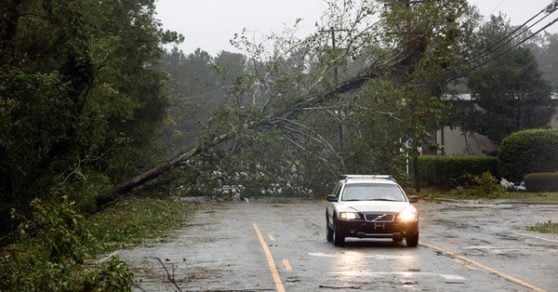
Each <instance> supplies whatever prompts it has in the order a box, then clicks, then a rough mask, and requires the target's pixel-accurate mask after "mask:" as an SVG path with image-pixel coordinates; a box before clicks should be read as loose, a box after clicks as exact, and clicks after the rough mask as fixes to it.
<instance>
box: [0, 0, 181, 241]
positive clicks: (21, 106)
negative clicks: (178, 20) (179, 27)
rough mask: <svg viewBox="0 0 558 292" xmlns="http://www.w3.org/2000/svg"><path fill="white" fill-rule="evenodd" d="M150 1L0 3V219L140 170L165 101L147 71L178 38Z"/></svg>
mask: <svg viewBox="0 0 558 292" xmlns="http://www.w3.org/2000/svg"><path fill="white" fill-rule="evenodd" d="M154 2H155V1H153V0H122V1H88V0H86V1H47V0H44V1H43V0H33V1H31V0H8V1H2V2H1V3H0V100H1V101H0V103H1V105H0V156H1V159H0V202H1V204H0V209H1V210H0V213H1V214H2V216H1V217H2V218H1V221H2V223H3V224H2V230H3V231H5V229H4V228H5V227H6V225H5V224H6V221H7V219H9V218H8V217H9V216H8V214H9V209H10V208H17V209H18V210H22V209H25V208H26V206H27V205H28V203H29V202H30V201H31V200H32V199H33V198H44V199H52V198H57V197H60V196H62V195H68V196H69V197H70V198H72V199H73V200H76V201H77V202H78V205H81V206H82V207H84V208H89V209H94V199H95V196H96V194H98V193H101V192H103V191H106V190H109V189H110V188H111V187H112V185H113V184H114V183H117V182H118V181H120V180H122V179H124V178H125V177H128V176H130V174H131V173H134V172H137V171H139V170H141V169H143V168H145V167H147V166H149V165H150V164H151V163H152V162H153V159H154V157H156V155H154V154H153V150H152V147H151V144H152V138H153V133H154V132H155V130H156V129H157V127H158V126H159V125H160V123H161V121H162V120H163V117H164V115H165V108H166V105H167V103H168V101H167V99H166V97H165V95H164V90H163V86H164V83H165V76H164V75H163V74H162V73H160V72H159V70H157V68H156V66H157V64H158V62H159V59H160V55H161V53H162V48H161V45H162V44H163V43H168V42H175V41H178V40H180V38H181V37H180V36H179V35H177V34H176V33H173V32H168V31H163V30H162V28H161V24H160V23H159V22H158V21H157V20H156V19H155V18H154V14H155V5H154Z"/></svg>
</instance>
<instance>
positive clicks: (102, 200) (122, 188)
mask: <svg viewBox="0 0 558 292" xmlns="http://www.w3.org/2000/svg"><path fill="white" fill-rule="evenodd" d="M372 72H378V70H374V68H370V70H368V71H367V72H365V73H363V74H361V75H359V76H357V77H355V78H353V79H351V80H348V81H346V82H344V83H342V84H341V85H339V86H338V87H337V88H335V89H334V90H332V91H329V92H326V93H324V94H320V95H317V96H313V97H310V98H308V99H305V100H303V101H301V102H298V103H296V104H294V105H293V106H291V107H290V108H288V109H286V110H283V111H280V112H278V113H275V114H273V115H271V116H269V117H267V118H266V119H263V120H260V121H252V122H250V123H247V124H246V126H245V127H246V128H247V129H256V130H263V129H264V128H265V127H269V126H273V125H277V124H279V123H282V121H281V120H282V119H293V118H296V116H297V115H298V114H299V113H300V112H302V111H301V109H302V108H305V107H309V106H313V105H319V104H321V103H323V102H325V101H328V100H331V99H333V98H335V97H336V96H337V95H338V94H343V93H347V92H350V91H354V90H357V89H359V88H360V87H362V86H363V85H364V84H366V82H367V81H368V80H370V79H372V78H374V77H376V76H377V73H372ZM233 136H234V133H232V132H229V133H225V134H222V135H220V136H218V137H216V138H214V139H213V141H211V142H210V143H207V144H204V145H198V146H195V147H194V148H191V149H189V150H187V151H185V152H184V153H182V154H180V155H179V156H177V157H176V158H174V159H171V160H168V161H166V162H164V163H162V164H160V165H158V166H156V167H153V168H152V169H150V170H148V171H146V172H144V173H141V174H139V175H137V176H135V177H134V178H132V179H130V180H128V181H126V182H123V183H121V184H120V185H118V186H117V187H115V188H114V189H113V190H112V191H111V192H110V193H109V194H105V195H102V196H100V197H99V198H98V199H97V205H98V206H103V205H105V204H107V203H108V202H110V201H112V200H114V199H115V198H116V197H117V196H119V195H123V194H126V193H128V192H130V191H132V190H133V189H135V188H136V187H139V186H141V185H143V184H145V183H147V182H149V181H151V180H154V179H156V178H157V177H159V176H160V175H162V174H164V173H166V172H167V171H170V170H173V169H175V168H176V167H178V166H180V165H183V164H185V163H186V162H187V161H188V160H190V159H192V158H193V157H195V156H197V155H199V154H201V153H203V152H205V151H207V150H209V149H211V148H213V147H215V146H217V145H219V144H221V143H223V142H225V141H227V140H228V139H230V138H231V137H233Z"/></svg>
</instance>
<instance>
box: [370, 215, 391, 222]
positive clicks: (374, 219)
mask: <svg viewBox="0 0 558 292" xmlns="http://www.w3.org/2000/svg"><path fill="white" fill-rule="evenodd" d="M364 220H366V221H367V222H393V221H394V220H395V215H394V214H364Z"/></svg>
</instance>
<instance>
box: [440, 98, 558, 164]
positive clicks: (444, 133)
mask: <svg viewBox="0 0 558 292" xmlns="http://www.w3.org/2000/svg"><path fill="white" fill-rule="evenodd" d="M454 98H457V99H458V100H465V101H467V100H469V101H470V100H471V95H470V94H460V95H456V96H454ZM551 98H552V100H553V103H554V108H555V114H554V116H553V117H552V119H551V120H550V123H549V124H548V126H549V127H550V128H552V129H558V93H553V94H552V96H551ZM434 138H435V141H434V142H435V143H436V144H437V145H439V146H440V147H439V149H440V150H437V151H436V153H435V154H437V155H450V156H459V155H487V153H493V152H494V151H496V150H497V149H498V147H497V146H496V145H494V143H492V141H490V139H489V138H488V137H486V136H484V135H481V134H478V133H474V132H469V131H463V130H462V129H461V128H459V127H453V128H450V127H447V126H445V127H443V128H441V129H438V130H436V134H435V137H434ZM432 154H434V153H432Z"/></svg>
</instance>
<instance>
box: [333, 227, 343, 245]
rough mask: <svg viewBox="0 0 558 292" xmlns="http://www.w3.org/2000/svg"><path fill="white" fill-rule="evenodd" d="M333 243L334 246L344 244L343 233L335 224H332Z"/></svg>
mask: <svg viewBox="0 0 558 292" xmlns="http://www.w3.org/2000/svg"><path fill="white" fill-rule="evenodd" d="M333 244H335V245H336V246H341V245H343V244H345V235H344V234H341V233H340V232H339V230H338V228H336V227H335V226H333Z"/></svg>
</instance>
